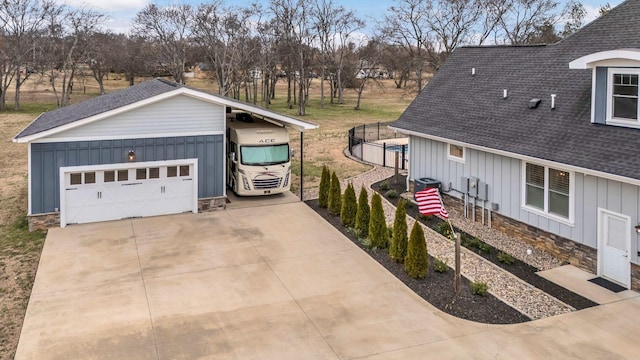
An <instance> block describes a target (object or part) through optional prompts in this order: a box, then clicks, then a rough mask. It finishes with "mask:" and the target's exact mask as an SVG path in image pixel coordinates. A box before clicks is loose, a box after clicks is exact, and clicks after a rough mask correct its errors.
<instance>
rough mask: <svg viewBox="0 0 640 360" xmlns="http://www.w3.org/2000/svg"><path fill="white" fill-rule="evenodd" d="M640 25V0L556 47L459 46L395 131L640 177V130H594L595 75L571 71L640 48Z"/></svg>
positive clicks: (630, 1)
mask: <svg viewBox="0 0 640 360" xmlns="http://www.w3.org/2000/svg"><path fill="white" fill-rule="evenodd" d="M639 19H640V0H627V1H626V2H624V3H622V4H620V5H619V6H617V7H616V8H614V9H612V10H611V11H610V12H609V13H608V14H607V15H606V16H603V17H601V18H599V19H597V20H595V21H593V22H592V23H590V24H588V25H587V26H585V27H584V28H583V29H581V30H580V31H579V32H577V33H576V34H574V35H572V36H570V37H568V38H567V39H565V40H563V41H561V42H559V43H556V44H553V45H543V46H484V47H461V48H458V49H457V50H455V51H454V52H453V53H452V54H451V56H450V57H449V59H448V60H447V61H446V63H445V64H444V66H443V67H442V68H441V69H440V70H439V71H438V72H437V73H436V74H435V76H434V77H433V79H432V80H431V81H430V82H429V84H428V85H427V86H426V87H425V88H424V89H423V91H422V92H421V93H420V95H419V96H418V97H417V98H416V99H415V100H414V101H413V103H412V104H411V105H410V106H409V107H408V108H407V110H406V111H405V112H404V113H403V114H402V116H401V117H400V118H399V119H398V121H397V122H395V123H394V124H393V125H392V127H393V128H397V129H400V130H407V131H408V132H412V133H418V134H424V135H426V136H431V137H438V138H443V139H446V140H453V141H456V142H461V143H465V144H469V145H475V146H479V147H485V148H490V149H496V150H500V151H504V152H508V153H513V154H519V155H523V156H526V157H533V158H537V159H543V160H547V161H553V162H558V163H563V164H568V165H572V166H576V167H580V168H584V169H591V170H594V171H599V172H605V173H609V174H614V175H618V176H623V177H627V178H632V179H640V130H638V129H630V128H623V127H616V126H607V125H599V124H592V123H591V113H590V111H591V91H592V84H591V76H592V70H591V69H587V70H573V69H569V62H571V61H572V60H575V59H577V58H579V57H582V56H585V55H588V54H592V53H595V52H599V51H605V50H616V49H629V48H632V49H640V36H638V34H640V20H639ZM472 68H475V76H472V70H471V69H472ZM504 89H507V92H508V97H507V98H506V99H504V98H503V91H504ZM551 94H556V101H555V105H556V106H555V110H552V109H551ZM534 98H538V99H541V100H542V102H541V103H540V105H539V106H538V107H537V108H533V109H529V108H528V106H527V105H528V103H529V101H530V100H531V99H534Z"/></svg>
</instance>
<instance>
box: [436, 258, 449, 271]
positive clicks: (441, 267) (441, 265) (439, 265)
mask: <svg viewBox="0 0 640 360" xmlns="http://www.w3.org/2000/svg"><path fill="white" fill-rule="evenodd" d="M433 270H434V271H435V272H439V273H446V272H447V271H449V265H447V263H446V262H444V261H442V260H440V259H436V260H435V261H434V262H433Z"/></svg>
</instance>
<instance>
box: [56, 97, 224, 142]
mask: <svg viewBox="0 0 640 360" xmlns="http://www.w3.org/2000/svg"><path fill="white" fill-rule="evenodd" d="M224 126H225V107H224V106H223V105H219V104H213V103H210V102H207V101H203V100H199V99H196V98H193V97H190V96H188V95H177V96H174V97H171V98H169V99H165V100H161V101H158V102H155V103H151V104H147V105H145V106H143V107H140V108H136V109H133V110H130V111H127V112H124V113H121V114H116V115H114V116H111V117H109V118H106V119H101V120H99V121H95V122H93V123H90V124H86V125H83V126H79V127H77V128H73V129H69V130H67V131H63V132H60V133H57V134H53V135H50V136H48V137H47V139H50V140H57V141H63V140H78V139H90V140H100V139H114V138H116V139H118V138H121V139H123V138H140V137H145V138H148V137H164V136H181V135H218V134H224Z"/></svg>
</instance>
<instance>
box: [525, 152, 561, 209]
mask: <svg viewBox="0 0 640 360" xmlns="http://www.w3.org/2000/svg"><path fill="white" fill-rule="evenodd" d="M524 172H525V176H524V179H525V184H524V204H525V206H526V207H529V208H533V209H535V210H538V211H541V212H544V213H545V214H549V215H552V216H557V217H560V218H564V219H567V220H569V219H570V218H571V197H572V191H571V179H572V176H571V173H569V172H567V171H563V170H558V169H553V168H550V167H547V166H542V165H537V164H532V163H526V165H525V169H524Z"/></svg>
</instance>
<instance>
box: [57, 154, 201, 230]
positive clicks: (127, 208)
mask: <svg viewBox="0 0 640 360" xmlns="http://www.w3.org/2000/svg"><path fill="white" fill-rule="evenodd" d="M60 182H61V185H62V186H61V197H60V200H61V204H60V205H61V206H60V210H61V214H60V215H61V216H60V225H61V226H62V227H65V226H66V225H67V224H83V223H90V222H98V221H108V220H118V219H124V218H131V217H145V216H156V215H166V214H177V213H181V212H187V211H191V212H194V213H197V212H198V202H197V160H196V159H187V160H171V161H163V162H160V161H154V162H145V163H128V164H114V165H97V166H75V167H66V168H61V179H60Z"/></svg>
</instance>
